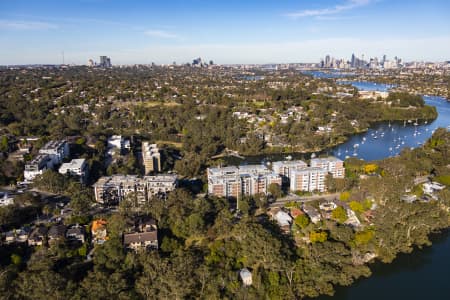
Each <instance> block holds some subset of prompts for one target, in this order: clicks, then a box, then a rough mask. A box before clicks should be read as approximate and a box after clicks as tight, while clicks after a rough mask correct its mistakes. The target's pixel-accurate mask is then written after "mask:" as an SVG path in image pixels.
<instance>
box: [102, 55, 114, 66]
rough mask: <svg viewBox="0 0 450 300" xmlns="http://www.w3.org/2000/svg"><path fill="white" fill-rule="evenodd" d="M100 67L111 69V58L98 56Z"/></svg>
mask: <svg viewBox="0 0 450 300" xmlns="http://www.w3.org/2000/svg"><path fill="white" fill-rule="evenodd" d="M100 67H102V68H111V67H112V65H111V58H109V57H108V56H100Z"/></svg>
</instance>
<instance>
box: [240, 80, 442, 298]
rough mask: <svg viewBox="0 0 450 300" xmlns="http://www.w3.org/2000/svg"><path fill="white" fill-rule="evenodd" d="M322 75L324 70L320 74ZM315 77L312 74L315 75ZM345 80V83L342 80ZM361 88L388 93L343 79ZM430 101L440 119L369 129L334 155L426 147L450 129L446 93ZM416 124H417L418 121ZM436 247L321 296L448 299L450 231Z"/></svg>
mask: <svg viewBox="0 0 450 300" xmlns="http://www.w3.org/2000/svg"><path fill="white" fill-rule="evenodd" d="M319 73H320V72H319ZM327 74H328V73H320V74H319V76H317V77H322V78H323V77H328V78H330V77H331V78H342V77H345V76H344V75H339V74H336V73H331V74H328V75H329V76H327ZM312 75H314V74H312ZM340 82H342V83H344V82H343V81H340ZM345 83H347V84H348V83H350V84H353V85H354V86H355V87H357V88H358V89H360V90H378V91H385V90H388V89H389V88H391V86H389V85H380V84H375V83H371V82H348V81H347V82H345ZM424 100H425V102H426V104H427V105H432V106H435V107H436V109H437V112H438V117H437V119H436V120H434V121H431V122H427V123H425V122H424V121H419V122H417V123H416V120H411V122H405V123H404V122H392V123H387V124H386V123H382V124H377V125H374V126H373V127H372V128H370V129H369V130H368V131H367V132H365V133H362V134H359V135H355V136H352V137H351V138H350V139H349V140H348V141H347V142H346V143H344V144H341V145H339V146H336V147H334V148H333V149H331V150H330V151H329V153H330V154H333V155H335V156H338V157H339V158H341V159H345V157H358V158H362V159H365V160H378V159H383V158H386V157H390V156H393V155H398V154H399V153H400V151H401V150H402V149H403V148H405V147H418V146H420V145H422V144H423V143H424V142H425V141H426V140H427V139H428V138H429V137H430V136H431V135H432V132H433V131H434V130H436V128H438V127H444V128H447V129H449V126H450V102H448V101H446V99H444V98H442V97H434V96H424ZM415 123H416V124H415ZM286 155H287V154H278V155H277V154H274V155H265V156H254V157H246V159H245V160H244V161H242V160H237V161H236V162H240V163H260V162H261V161H262V160H264V161H276V160H281V159H284V158H285V156H286ZM291 156H292V158H293V159H308V158H309V156H310V155H305V154H291ZM432 241H433V246H432V247H426V248H424V249H421V250H415V251H414V252H413V253H411V254H400V255H399V256H398V257H397V258H396V259H395V260H394V262H392V263H391V264H382V263H379V262H376V263H374V264H372V265H371V270H372V273H373V274H372V276H371V277H369V278H367V279H359V280H358V281H357V282H356V283H355V284H353V285H351V286H349V287H337V290H336V294H335V295H334V296H333V297H330V296H321V297H319V298H317V300H344V299H345V300H360V299H365V300H371V299H374V300H375V299H376V300H379V299H408V300H416V299H417V300H424V299H449V298H450V231H446V232H445V233H442V234H439V235H437V236H434V237H433V238H432Z"/></svg>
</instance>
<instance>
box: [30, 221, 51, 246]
mask: <svg viewBox="0 0 450 300" xmlns="http://www.w3.org/2000/svg"><path fill="white" fill-rule="evenodd" d="M47 231H48V230H47V227H45V226H43V225H39V226H36V227H35V228H34V229H33V231H31V234H30V236H29V238H28V246H42V245H43V244H44V241H45V236H46V235H47Z"/></svg>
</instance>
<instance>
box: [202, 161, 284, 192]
mask: <svg viewBox="0 0 450 300" xmlns="http://www.w3.org/2000/svg"><path fill="white" fill-rule="evenodd" d="M207 174H208V193H209V194H211V195H215V196H219V197H225V198H230V197H233V198H236V199H239V198H241V197H242V196H250V195H256V194H267V193H268V187H269V185H270V184H272V183H276V184H278V185H280V186H281V176H280V175H278V174H275V173H273V172H272V171H270V170H269V169H267V168H266V167H265V166H261V165H246V166H239V167H234V166H231V167H219V168H208V170H207Z"/></svg>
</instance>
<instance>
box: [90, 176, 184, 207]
mask: <svg viewBox="0 0 450 300" xmlns="http://www.w3.org/2000/svg"><path fill="white" fill-rule="evenodd" d="M176 185H177V177H176V175H169V174H167V175H156V176H144V177H143V178H140V177H138V176H136V175H113V176H104V177H101V178H100V179H99V180H98V181H97V182H96V183H95V184H94V193H95V200H96V201H97V202H99V203H104V204H118V203H120V202H121V201H122V200H124V199H125V198H126V197H127V195H129V194H131V193H134V195H135V198H136V200H137V202H138V204H142V203H145V202H147V201H149V200H150V199H151V198H152V197H154V196H156V195H161V194H166V193H168V192H170V191H173V190H174V189H175V188H176Z"/></svg>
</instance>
